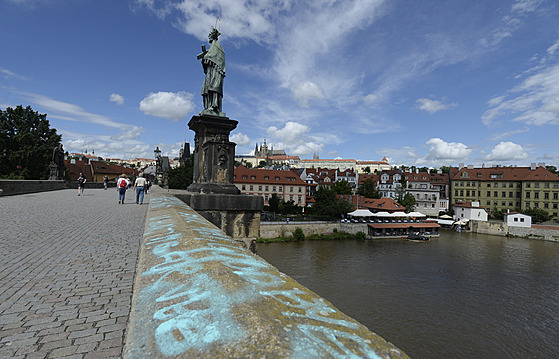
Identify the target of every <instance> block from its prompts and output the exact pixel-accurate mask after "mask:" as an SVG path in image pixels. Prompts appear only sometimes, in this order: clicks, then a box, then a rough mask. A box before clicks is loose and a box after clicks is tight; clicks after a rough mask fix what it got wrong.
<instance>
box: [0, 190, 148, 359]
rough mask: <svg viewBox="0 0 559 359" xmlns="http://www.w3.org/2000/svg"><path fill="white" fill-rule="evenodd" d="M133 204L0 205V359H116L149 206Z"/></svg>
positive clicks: (68, 195)
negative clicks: (62, 358)
mask: <svg viewBox="0 0 559 359" xmlns="http://www.w3.org/2000/svg"><path fill="white" fill-rule="evenodd" d="M134 197H135V193H134V192H133V191H132V190H128V191H127V199H126V201H125V202H126V204H125V205H119V204H118V195H117V191H116V189H114V188H112V189H109V190H103V189H88V188H87V187H86V189H85V193H84V195H82V196H78V195H77V191H76V190H75V189H72V190H61V191H53V192H43V193H36V194H27V195H19V196H7V197H0V358H59V357H64V358H87V359H89V358H119V357H121V354H122V348H123V343H124V335H125V329H126V325H127V322H128V317H129V313H130V303H131V299H132V286H133V282H134V275H135V270H136V262H137V258H138V250H139V247H140V240H141V238H142V235H143V232H144V224H145V218H146V213H147V209H148V205H147V203H149V199H150V196H149V194H148V195H147V196H146V198H145V199H144V205H142V206H140V205H136V204H135V203H134V200H135V198H134Z"/></svg>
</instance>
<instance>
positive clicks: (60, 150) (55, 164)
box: [49, 143, 66, 180]
mask: <svg viewBox="0 0 559 359" xmlns="http://www.w3.org/2000/svg"><path fill="white" fill-rule="evenodd" d="M65 175H66V166H65V165H64V147H63V146H62V143H61V144H59V145H58V146H56V147H55V148H53V150H52V163H51V165H50V177H49V180H64V177H65Z"/></svg>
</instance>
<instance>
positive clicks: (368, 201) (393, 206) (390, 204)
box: [336, 195, 405, 212]
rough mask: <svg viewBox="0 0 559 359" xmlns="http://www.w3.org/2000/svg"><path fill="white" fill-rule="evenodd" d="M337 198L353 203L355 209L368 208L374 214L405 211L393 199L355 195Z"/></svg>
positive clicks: (338, 196)
mask: <svg viewBox="0 0 559 359" xmlns="http://www.w3.org/2000/svg"><path fill="white" fill-rule="evenodd" d="M336 197H337V198H341V199H344V200H346V201H348V202H351V203H352V204H353V205H354V206H355V208H357V207H359V208H367V209H370V210H372V212H381V211H383V212H401V211H402V210H404V209H405V208H404V207H403V206H402V205H400V204H399V203H398V202H396V201H395V200H393V199H392V198H380V199H376V198H366V197H364V196H353V195H337V196H336ZM357 198H359V206H358V205H357Z"/></svg>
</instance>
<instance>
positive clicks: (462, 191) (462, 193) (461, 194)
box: [460, 189, 464, 197]
mask: <svg viewBox="0 0 559 359" xmlns="http://www.w3.org/2000/svg"><path fill="white" fill-rule="evenodd" d="M460 197H464V190H463V189H461V190H460Z"/></svg>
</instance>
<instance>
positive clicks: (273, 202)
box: [268, 193, 281, 213]
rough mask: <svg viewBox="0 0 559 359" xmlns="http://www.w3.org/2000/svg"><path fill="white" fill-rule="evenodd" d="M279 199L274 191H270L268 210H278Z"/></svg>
mask: <svg viewBox="0 0 559 359" xmlns="http://www.w3.org/2000/svg"><path fill="white" fill-rule="evenodd" d="M280 202H281V199H280V198H279V196H278V195H277V194H276V193H272V195H271V196H270V198H269V199H268V205H269V206H270V211H272V212H274V213H276V212H279V204H280Z"/></svg>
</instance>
